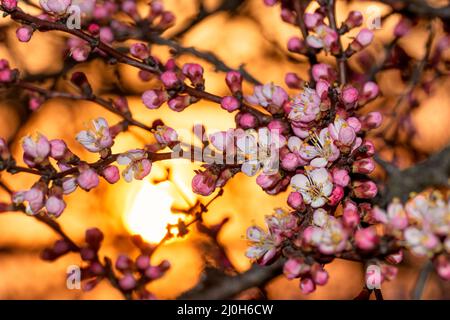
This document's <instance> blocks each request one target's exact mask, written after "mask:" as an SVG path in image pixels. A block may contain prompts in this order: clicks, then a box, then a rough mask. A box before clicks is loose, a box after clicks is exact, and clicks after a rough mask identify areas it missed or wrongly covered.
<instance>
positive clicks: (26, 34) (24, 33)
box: [16, 26, 33, 42]
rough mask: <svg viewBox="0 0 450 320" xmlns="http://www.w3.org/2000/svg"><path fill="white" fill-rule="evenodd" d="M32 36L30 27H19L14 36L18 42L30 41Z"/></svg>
mask: <svg viewBox="0 0 450 320" xmlns="http://www.w3.org/2000/svg"><path fill="white" fill-rule="evenodd" d="M32 35H33V28H31V27H30V26H23V27H19V28H17V30H16V36H17V39H19V41H20V42H28V41H30V39H31V36H32Z"/></svg>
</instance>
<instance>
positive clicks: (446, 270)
mask: <svg viewBox="0 0 450 320" xmlns="http://www.w3.org/2000/svg"><path fill="white" fill-rule="evenodd" d="M434 265H435V268H436V271H437V274H438V275H439V276H440V277H441V278H442V279H444V280H446V281H449V280H450V260H449V258H448V257H446V256H445V255H443V254H442V255H440V256H438V257H437V259H436V260H435V261H434Z"/></svg>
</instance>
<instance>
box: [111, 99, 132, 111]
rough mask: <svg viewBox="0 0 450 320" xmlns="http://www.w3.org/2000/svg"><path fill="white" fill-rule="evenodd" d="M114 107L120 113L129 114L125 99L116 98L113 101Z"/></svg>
mask: <svg viewBox="0 0 450 320" xmlns="http://www.w3.org/2000/svg"><path fill="white" fill-rule="evenodd" d="M114 107H115V108H116V109H117V110H119V111H120V112H121V113H127V112H130V108H129V106H128V100H127V98H125V97H117V98H116V99H115V100H114Z"/></svg>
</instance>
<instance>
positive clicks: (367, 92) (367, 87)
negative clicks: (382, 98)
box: [362, 81, 380, 100]
mask: <svg viewBox="0 0 450 320" xmlns="http://www.w3.org/2000/svg"><path fill="white" fill-rule="evenodd" d="M379 92H380V89H379V88H378V85H377V84H376V83H375V82H373V81H369V82H366V83H365V84H364V86H363V90H362V93H363V97H364V98H365V99H367V100H372V99H375V98H376V97H377V96H378V94H379Z"/></svg>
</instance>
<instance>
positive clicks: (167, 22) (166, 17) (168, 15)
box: [156, 11, 176, 30]
mask: <svg viewBox="0 0 450 320" xmlns="http://www.w3.org/2000/svg"><path fill="white" fill-rule="evenodd" d="M175 20H176V18H175V15H174V14H173V13H172V12H170V11H164V12H162V14H161V20H159V23H158V25H157V26H156V27H157V28H158V29H160V30H166V29H168V28H170V27H171V26H173V25H174V24H175Z"/></svg>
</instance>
